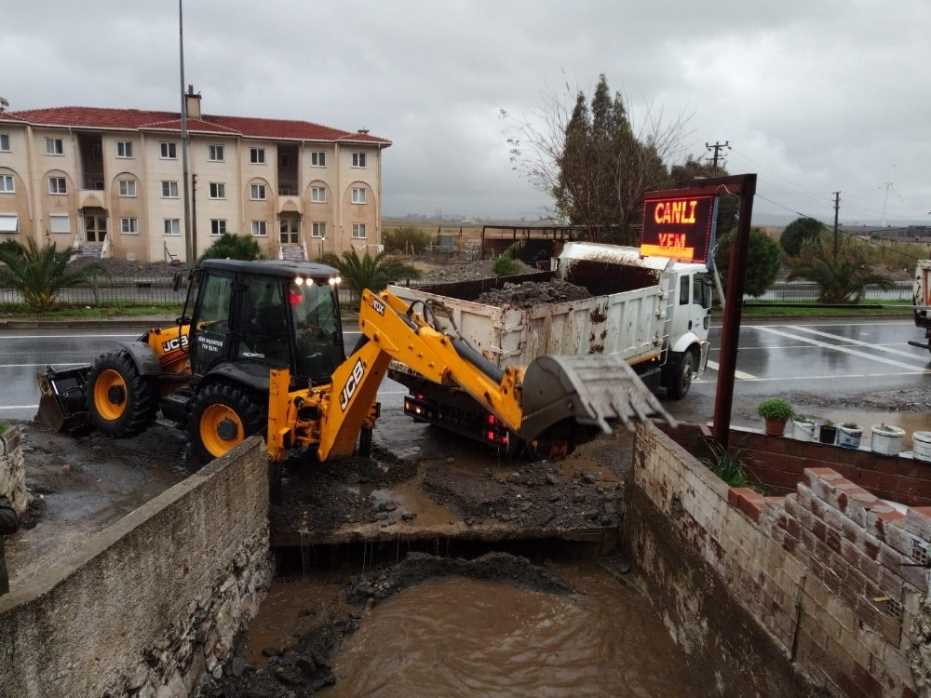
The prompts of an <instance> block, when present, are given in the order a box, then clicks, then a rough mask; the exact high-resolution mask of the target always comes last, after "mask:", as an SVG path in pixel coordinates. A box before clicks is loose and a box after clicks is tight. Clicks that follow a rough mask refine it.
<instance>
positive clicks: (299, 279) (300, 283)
mask: <svg viewBox="0 0 931 698" xmlns="http://www.w3.org/2000/svg"><path fill="white" fill-rule="evenodd" d="M294 285H295V286H303V285H304V277H302V276H295V277H294Z"/></svg>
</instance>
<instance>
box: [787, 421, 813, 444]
mask: <svg viewBox="0 0 931 698" xmlns="http://www.w3.org/2000/svg"><path fill="white" fill-rule="evenodd" d="M792 436H794V437H795V439H796V441H817V440H818V439H817V437H816V436H815V423H814V422H806V421H799V420H797V419H793V420H792Z"/></svg>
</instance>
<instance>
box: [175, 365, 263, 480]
mask: <svg viewBox="0 0 931 698" xmlns="http://www.w3.org/2000/svg"><path fill="white" fill-rule="evenodd" d="M260 405H261V403H260V400H259V397H258V395H257V394H256V393H255V392H253V391H251V390H248V389H245V388H242V387H240V386H237V385H229V384H227V383H211V384H210V385H207V386H205V387H204V388H203V389H202V390H200V391H198V392H197V394H196V395H195V396H194V399H193V400H192V401H191V416H190V421H189V422H188V434H189V436H190V439H191V453H192V455H193V456H194V459H195V460H196V461H197V462H198V463H207V462H209V461H211V460H213V459H214V458H219V457H220V456H222V455H225V454H226V453H227V451H229V450H231V449H232V448H233V447H234V446H237V445H238V444H240V443H242V442H243V441H245V440H246V437H249V436H252V435H253V434H264V433H265V431H266V429H267V424H266V422H267V418H266V416H265V410H264V409H263V408H262V407H261V406H260Z"/></svg>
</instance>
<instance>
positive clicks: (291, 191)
mask: <svg viewBox="0 0 931 698" xmlns="http://www.w3.org/2000/svg"><path fill="white" fill-rule="evenodd" d="M278 195H279V196H297V185H296V184H285V183H283V182H279V183H278Z"/></svg>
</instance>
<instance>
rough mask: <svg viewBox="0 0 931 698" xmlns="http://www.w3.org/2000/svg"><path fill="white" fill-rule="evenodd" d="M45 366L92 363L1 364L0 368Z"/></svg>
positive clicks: (85, 364) (87, 364) (86, 364)
mask: <svg viewBox="0 0 931 698" xmlns="http://www.w3.org/2000/svg"><path fill="white" fill-rule="evenodd" d="M44 366H52V367H53V368H54V367H55V366H90V364H89V363H88V362H86V361H81V362H80V363H74V364H59V363H54V364H52V363H49V364H0V368H42V367H44Z"/></svg>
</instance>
